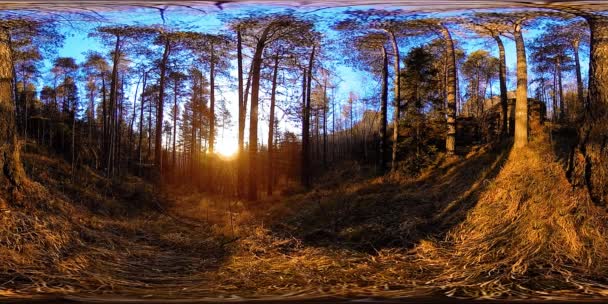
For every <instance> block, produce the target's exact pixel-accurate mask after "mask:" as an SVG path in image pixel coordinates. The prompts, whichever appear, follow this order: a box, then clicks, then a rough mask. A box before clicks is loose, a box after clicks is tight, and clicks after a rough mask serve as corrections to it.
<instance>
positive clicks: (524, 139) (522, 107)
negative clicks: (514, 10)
mask: <svg viewBox="0 0 608 304" xmlns="http://www.w3.org/2000/svg"><path fill="white" fill-rule="evenodd" d="M513 36H514V37H515V48H516V51H517V91H516V100H515V142H514V147H515V148H522V147H525V146H527V145H528V65H527V63H526V47H525V44H524V38H523V36H522V33H521V24H517V25H516V26H515V32H514V33H513Z"/></svg>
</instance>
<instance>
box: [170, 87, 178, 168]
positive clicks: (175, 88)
mask: <svg viewBox="0 0 608 304" xmlns="http://www.w3.org/2000/svg"><path fill="white" fill-rule="evenodd" d="M177 82H178V80H177V78H175V79H174V80H173V136H172V137H173V151H172V152H173V153H172V161H171V170H173V172H174V173H175V168H176V164H177V163H176V160H177V159H176V158H175V156H176V155H175V152H176V150H175V138H176V137H177V136H175V135H176V134H177Z"/></svg>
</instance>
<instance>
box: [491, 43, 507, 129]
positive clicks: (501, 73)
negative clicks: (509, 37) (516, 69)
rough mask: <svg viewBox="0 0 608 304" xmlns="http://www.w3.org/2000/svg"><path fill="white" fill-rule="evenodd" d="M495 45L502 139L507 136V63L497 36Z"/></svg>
mask: <svg viewBox="0 0 608 304" xmlns="http://www.w3.org/2000/svg"><path fill="white" fill-rule="evenodd" d="M494 40H496V45H498V61H499V63H498V81H499V83H500V108H501V109H502V125H501V127H500V135H501V137H502V138H505V137H507V135H508V134H509V114H508V113H507V111H508V108H509V106H508V100H507V61H506V57H505V46H504V44H503V43H502V39H501V38H500V36H499V35H494Z"/></svg>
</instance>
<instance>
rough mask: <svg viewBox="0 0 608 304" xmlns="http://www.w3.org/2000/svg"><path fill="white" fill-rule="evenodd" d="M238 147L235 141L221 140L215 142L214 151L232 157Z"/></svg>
mask: <svg viewBox="0 0 608 304" xmlns="http://www.w3.org/2000/svg"><path fill="white" fill-rule="evenodd" d="M238 148H239V146H238V143H237V142H232V141H231V140H223V141H218V142H217V143H216V147H215V152H216V153H217V154H219V155H221V156H224V157H232V156H234V155H236V152H237V150H238Z"/></svg>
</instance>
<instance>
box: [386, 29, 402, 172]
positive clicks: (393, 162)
mask: <svg viewBox="0 0 608 304" xmlns="http://www.w3.org/2000/svg"><path fill="white" fill-rule="evenodd" d="M389 33H390V36H391V43H392V45H393V52H394V53H395V60H394V62H393V65H394V68H393V69H394V70H395V76H394V77H395V78H394V83H393V86H394V88H393V89H394V90H395V96H394V98H395V101H394V103H395V104H394V105H393V107H394V113H393V151H392V152H393V153H392V156H391V170H392V171H395V170H396V169H397V146H398V143H399V116H400V115H401V88H400V87H399V86H400V84H401V69H400V67H399V66H400V60H401V59H400V56H399V45H398V44H397V39H396V38H395V33H393V32H389Z"/></svg>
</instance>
